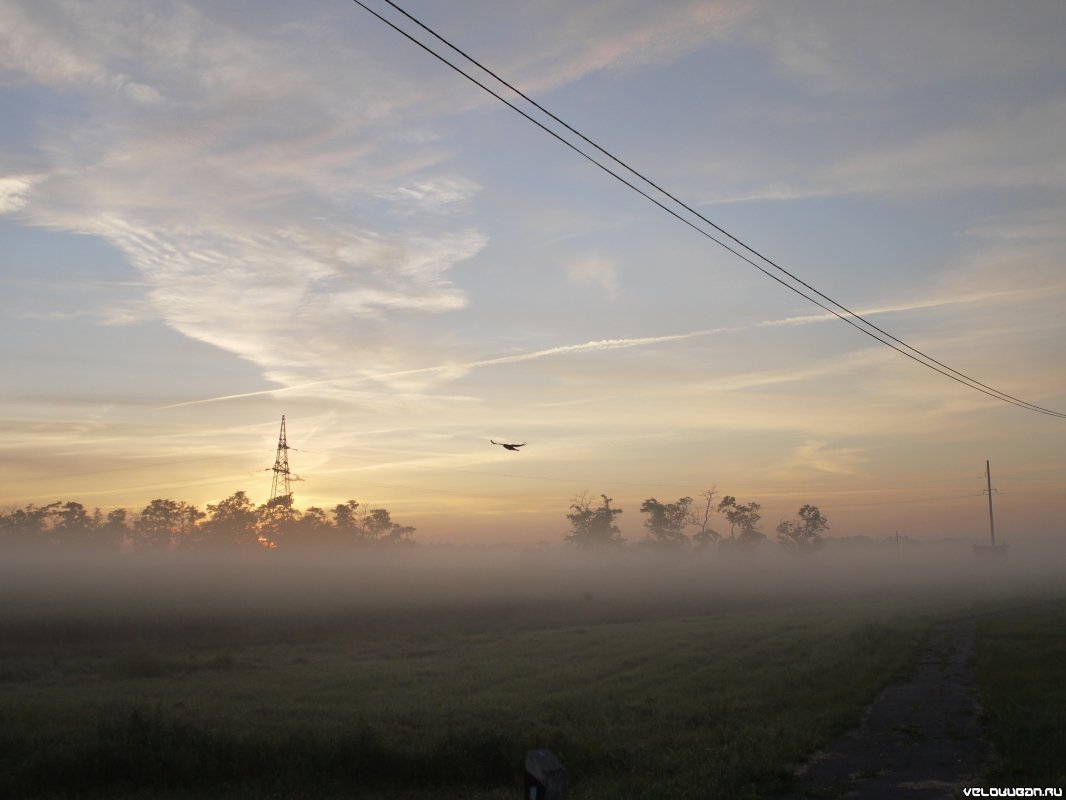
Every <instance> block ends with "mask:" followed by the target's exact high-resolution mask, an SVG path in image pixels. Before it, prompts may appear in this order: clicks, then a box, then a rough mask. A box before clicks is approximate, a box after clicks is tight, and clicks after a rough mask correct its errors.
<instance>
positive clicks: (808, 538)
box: [777, 505, 829, 549]
mask: <svg viewBox="0 0 1066 800" xmlns="http://www.w3.org/2000/svg"><path fill="white" fill-rule="evenodd" d="M828 529H829V523H828V522H827V521H826V518H825V515H824V514H823V513H822V512H821V510H819V508H818V506H812V505H804V506H803V507H801V508H800V510H799V519H798V520H794V521H793V520H782V521H781V523H780V524H779V525H778V526H777V538H778V540H779V541H780V542H781V544H783V545H785V546H787V547H799V548H805V549H814V548H817V547H821V545H822V531H825V530H828Z"/></svg>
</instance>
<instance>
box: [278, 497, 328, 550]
mask: <svg viewBox="0 0 1066 800" xmlns="http://www.w3.org/2000/svg"><path fill="white" fill-rule="evenodd" d="M338 541H339V540H338V536H337V529H336V527H334V525H333V524H332V523H331V522H330V521H329V517H327V516H326V512H325V511H323V510H322V509H321V508H319V507H318V506H311V507H309V508H307V509H306V510H305V511H304V513H303V514H302V515H301V516H300V518H299V519H298V520H296V523H295V524H294V526H293V536H292V539H291V542H286V546H288V545H289V544H293V545H296V544H298V545H308V546H312V547H321V546H326V545H333V544H336V543H337V542H338Z"/></svg>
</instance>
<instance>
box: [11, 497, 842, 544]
mask: <svg viewBox="0 0 1066 800" xmlns="http://www.w3.org/2000/svg"><path fill="white" fill-rule="evenodd" d="M613 502H614V500H613V499H612V498H610V497H608V496H607V495H600V502H599V504H598V505H597V504H595V501H594V500H593V499H592V498H591V496H590V495H589V494H588V492H585V493H584V494H582V495H581V496H580V497H577V498H574V500H573V501H572V503H571V504H570V510H569V513H568V514H567V515H566V518H567V519H568V520H569V522H570V530H569V532H568V533H566V534H565V536H564V538H565V540H566V541H568V542H572V543H574V544H577V545H581V546H585V547H597V546H619V545H622V544H624V543H625V540H624V539H623V538H622V533H621V530H620V529H619V527H618V525H617V524H616V523H615V520H616V518H617V517H618V516H619V515H620V514H622V513H623V510H622V509H621V508H617V507H615V506H612V505H611V504H612V503H613ZM760 509H761V506H760V505H759V504H758V503H755V502H749V503H740V502H738V501H737V499H736V497H734V496H732V495H724V496H719V493H718V491H717V488H715V487H712V488H711V489H708V490H706V491H704V492H702V493H701V494H700V496H699V500H698V501H697V500H694V499H693V498H691V497H682V498H679V499H678V500H677V501H675V502H673V503H663V502H660V501H659V500H657V499H656V498H654V497H649V498H647V499H646V500H645V501H644V502H643V503H642V504H641V506H640V512H641V513H642V514H646V515H647V519H646V520H645V522H644V527H645V529H646V531H647V537H646V540H645V541H646V543H648V544H652V545H656V546H661V547H683V546H687V545H695V546H697V547H707V546H709V545H718V546H719V547H722V548H728V547H739V548H750V547H754V546H757V545H759V544H761V543H762V542H764V541H765V540H766V539H767V537H766V535H765V534H764V533H762V532H761V531H760V530H759V523H760V521H761V519H762V515H761V514H760V513H759V510H760ZM718 518H721V519H724V521H725V523H727V524H728V525H729V533H728V535H726V534H723V533H719V532H718V531H717V530H715V529H714V528H713V527H712V526H711V523H712V522H713V521H715V520H716V519H718ZM828 528H829V525H828V522H827V520H826V517H825V515H824V514H822V512H821V511H820V510H819V509H818V507H817V506H814V505H804V506H802V507H801V508H800V509H799V511H798V513H797V516H796V518H795V519H792V520H782V521H781V523H780V524H778V526H777V528H776V532H777V537H778V541H779V542H781V543H782V544H783V545H785V546H788V547H791V548H796V549H815V548H817V547H819V546H820V545H821V544H822V533H823V532H824V531H826V530H827V529H828ZM414 532H415V528H414V527H412V526H410V525H401V524H400V523H398V522H395V521H394V520H393V519H392V515H391V514H390V513H389V511H388V510H387V509H384V508H370V507H368V506H366V505H363V504H361V503H359V502H357V501H355V500H348V501H347V502H345V503H340V504H338V505H336V506H334V507H333V508H332V509H329V510H328V511H327V510H325V509H322V508H319V507H317V506H311V507H309V508H306V509H304V510H300V509H298V508H296V506H295V505H294V503H293V498H292V495H286V496H283V497H278V498H275V499H273V500H271V501H270V502H267V503H264V504H263V505H260V506H257V505H255V503H253V502H252V500H251V499H250V498H249V497H248V495H247V494H246V493H245V492H243V491H239V492H235V493H233V494H232V495H230V496H229V497H227V498H225V499H224V500H220V501H219V502H218V503H214V504H211V503H209V504H207V506H206V507H205V509H204V510H201V509H200V508H198V507H197V506H195V505H192V504H190V503H186V502H184V501H175V500H166V499H157V500H153V501H152V502H150V503H149V504H148V505H147V506H145V507H144V508H143V509H141V510H140V511H139V512H136V513H133V514H131V513H130V512H129V511H128V510H127V509H125V508H117V509H114V510H112V511H109V512H107V513H106V514H105V513H103V512H101V511H100V509H98V508H97V509H95V510H94V511H92V512H90V511H89V510H88V509H86V508H85V506H83V505H82V504H81V503H76V502H61V501H57V502H55V503H49V504H48V505H44V506H36V505H34V504H32V503H31V504H29V505H27V506H24V507H22V508H16V509H14V510H12V511H10V512H8V513H2V512H0V546H4V547H14V548H22V549H26V548H29V549H40V548H59V549H87V550H101V551H107V550H112V551H117V550H125V549H130V550H142V551H158V552H163V551H171V550H190V549H198V548H211V547H215V548H218V547H228V548H264V549H269V550H276V549H283V550H295V549H299V548H306V547H347V546H359V545H403V544H410V543H411V542H412V541H413V538H412V536H413V534H414Z"/></svg>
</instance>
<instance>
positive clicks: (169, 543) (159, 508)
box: [133, 499, 204, 550]
mask: <svg viewBox="0 0 1066 800" xmlns="http://www.w3.org/2000/svg"><path fill="white" fill-rule="evenodd" d="M203 518H204V512H203V511H201V510H200V509H198V508H197V507H196V506H194V505H191V504H189V503H186V502H185V501H184V500H182V501H181V502H177V501H174V500H159V499H157V500H153V501H152V502H151V503H149V504H148V505H147V506H145V507H144V508H143V509H141V513H140V514H138V515H137V519H135V520H134V521H133V542H134V544H135V545H136V546H137V547H140V548H145V549H156V550H167V549H169V548H171V547H173V546H175V545H178V546H180V545H183V544H184V543H185V542H186V541H187V540H188V539H189V538H190V537H192V536H194V535H195V531H196V526H197V523H198V522H199V521H200V520H201V519H203Z"/></svg>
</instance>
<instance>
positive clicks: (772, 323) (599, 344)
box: [160, 292, 1018, 411]
mask: <svg viewBox="0 0 1066 800" xmlns="http://www.w3.org/2000/svg"><path fill="white" fill-rule="evenodd" d="M1017 293H1018V292H1006V293H1004V292H984V293H975V294H970V295H964V296H959V297H948V298H939V299H933V300H921V301H915V302H913V303H905V304H900V305H893V306H882V307H879V308H871V309H868V310H865V311H862V312H860V313H861V314H862V315H863V316H872V315H876V314H888V313H892V312H900V311H914V310H919V309H926V308H936V307H940V306H949V305H957V304H960V303H974V302H979V301H981V300H987V299H992V298H994V297H1000V296H1002V295H1003V294H1017ZM834 319H836V317H834V316H833V315H832V314H828V313H827V314H807V315H804V316H799V317H786V318H784V319H770V320H763V321H762V322H757V323H755V324H754V325H737V326H733V327H727V328H711V329H707V330H698V331H689V332H688V333H674V334H667V335H664V336H643V337H636V338H631V339H596V340H594V341H591V342H584V343H582V344H565V345H559V346H558V347H549V348H547V349H545V350H533V351H530V352H528V353H515V354H514V355H509V356H496V357H494V358H484V359H479V360H477V361H468V362H466V363H463V364H454V363H453V364H438V365H436V366H432V367H416V368H414V369H403V370H395V371H392V372H379V373H376V374H373V375H362V376H358V377H349V378H325V379H323V380H318V381H309V382H307V383H297V384H293V385H292V386H279V387H277V388H276V389H260V390H258V391H255V392H241V393H240V394H227V395H221V396H219V397H207V398H204V399H202V400H186V401H185V402H182V403H172V404H170V405H167V406H161V407H160V410H163V411H165V410H167V409H171V408H182V407H184V406H196V405H203V404H205V403H221V402H224V401H226V400H240V399H242V398H245V397H261V396H263V395H276V394H283V393H284V392H295V391H299V390H301V389H310V388H313V387H315V386H330V385H335V384H342V383H343V384H353V383H371V382H374V381H382V380H388V379H389V378H401V377H406V376H409V375H431V374H434V373H440V372H448V373H465V372H468V371H470V370H472V369H478V368H480V367H493V366H498V365H500V364H518V363H521V362H523V361H535V360H536V359H539V358H550V357H552V356H561V355H569V354H571V353H589V352H597V351H602V350H622V349H626V348H629V347H646V346H648V345H653V344H663V343H665V342H679V341H683V340H685V339H696V338H700V337H704V336H714V335H717V334H722V333H738V332H741V331H746V330H754V329H756V328H770V327H778V326H784V325H810V324H814V323H818V322H828V321H830V320H834Z"/></svg>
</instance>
